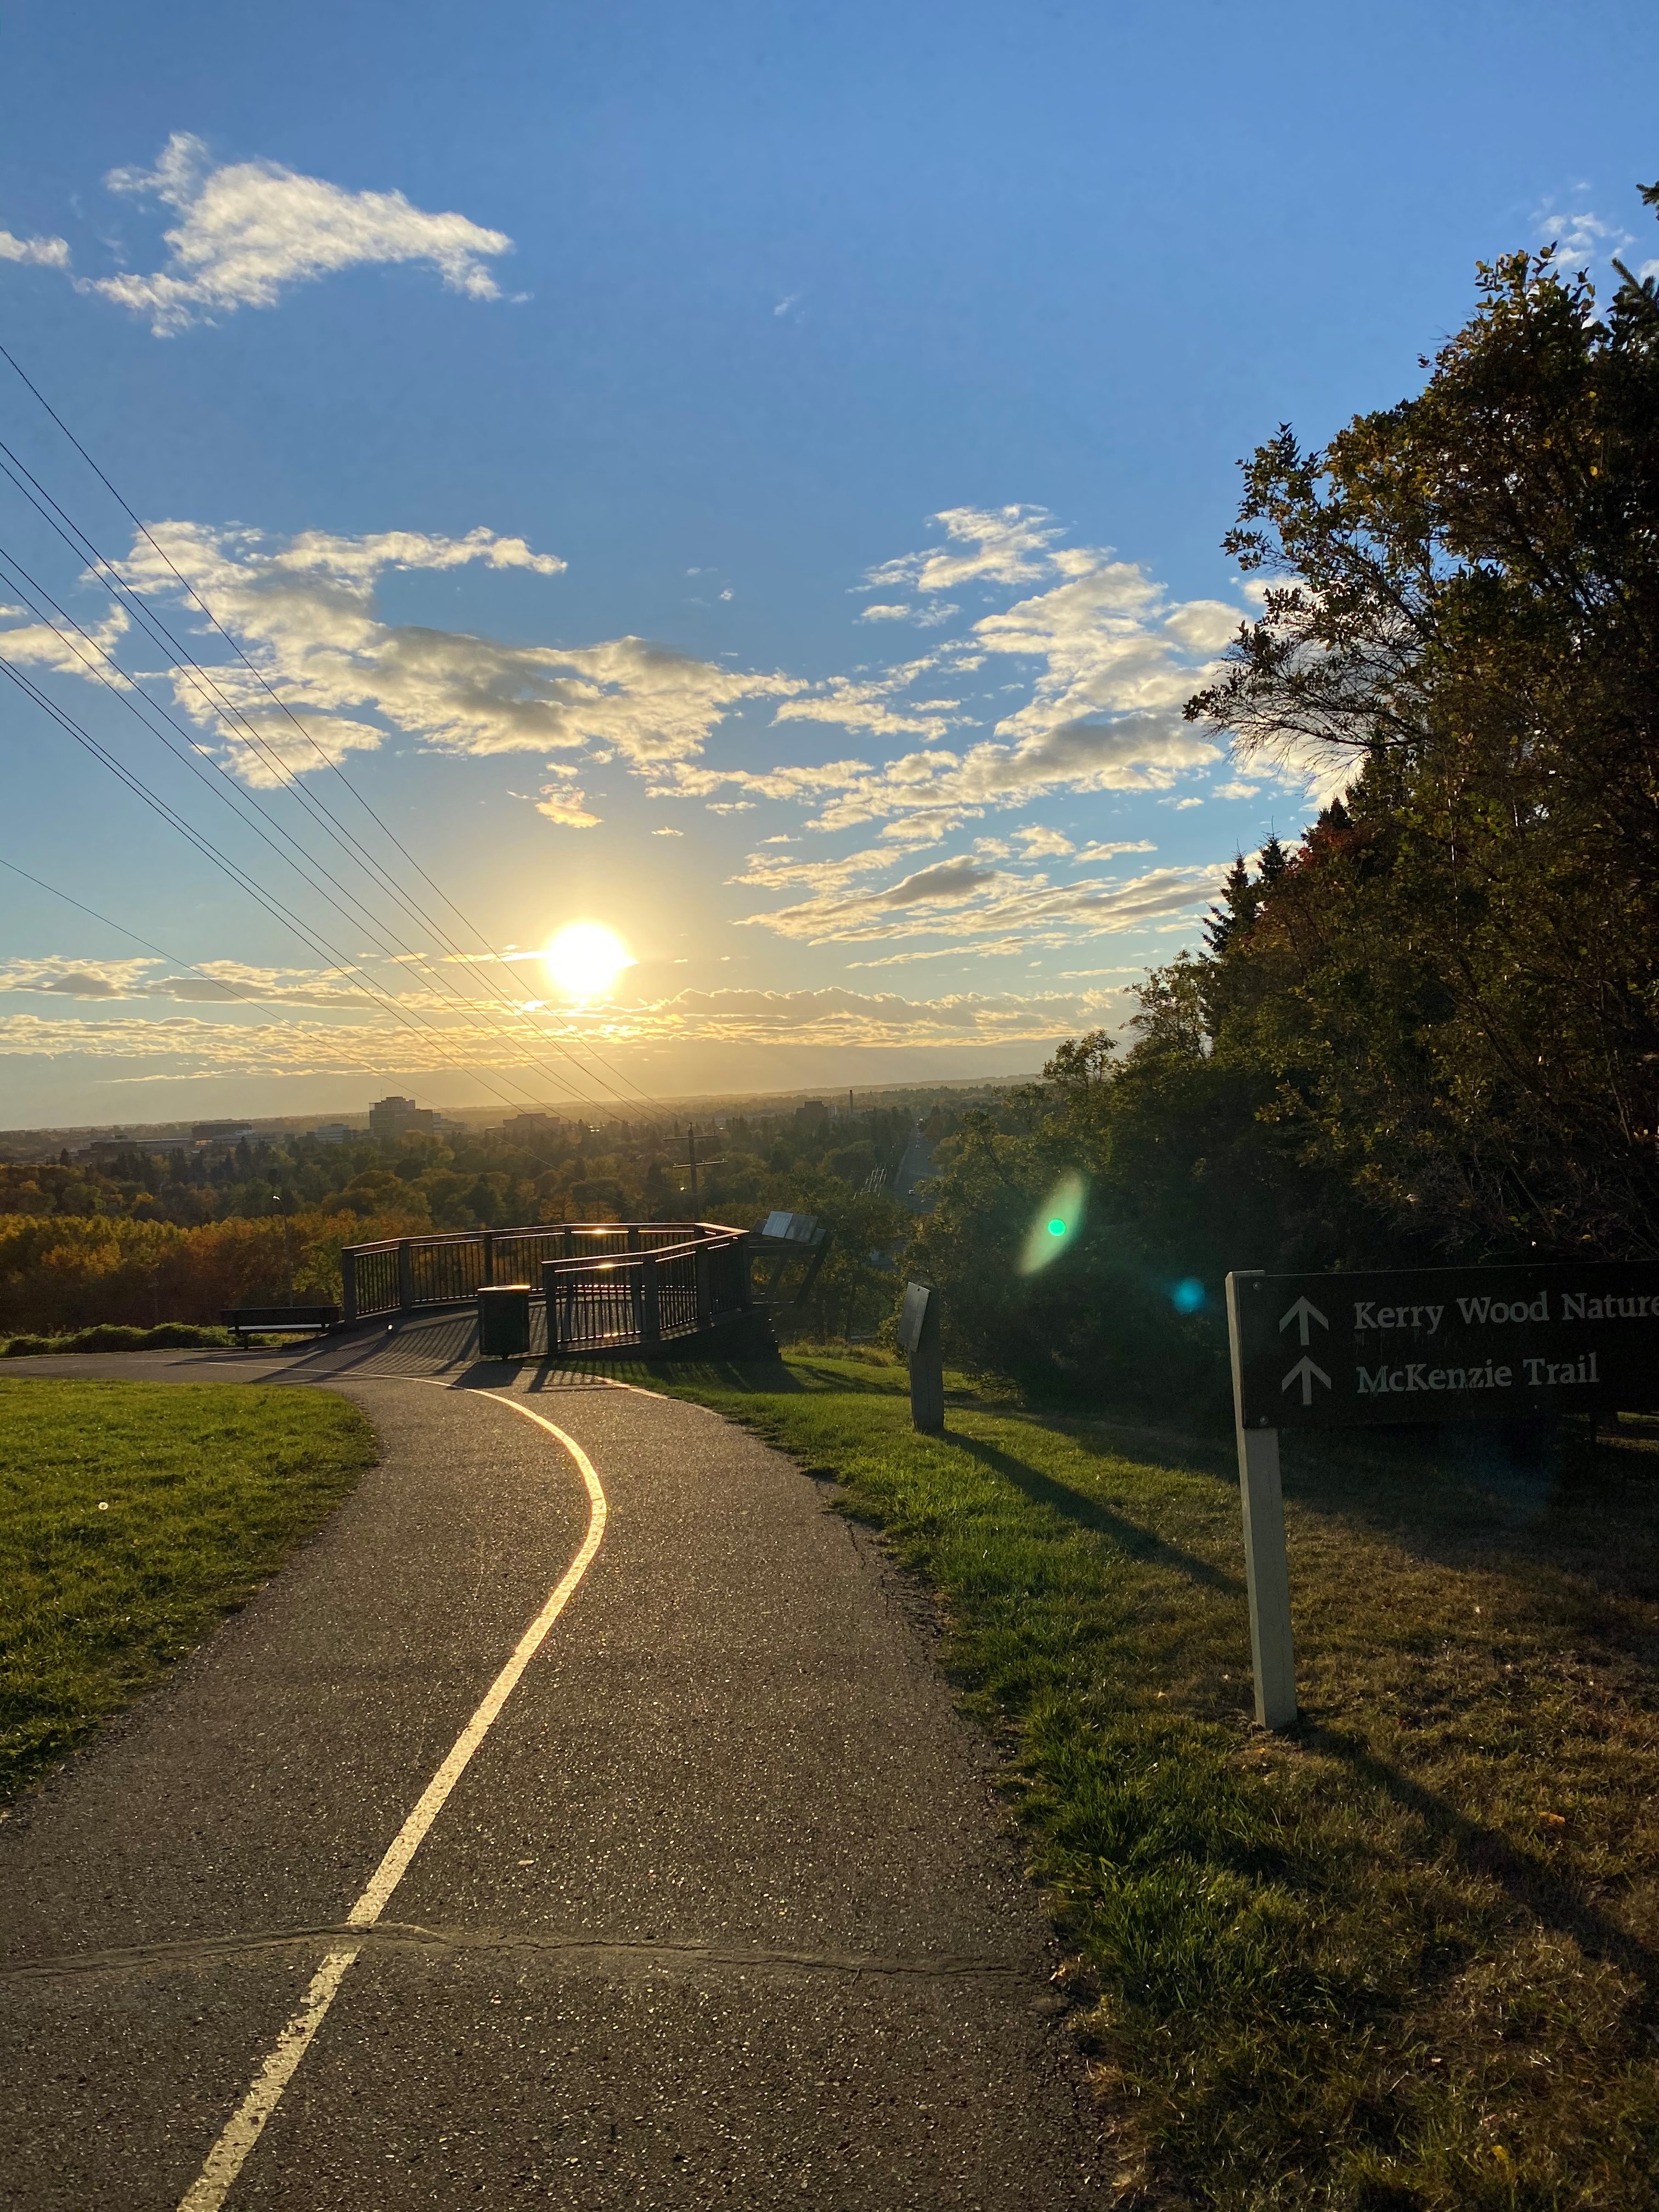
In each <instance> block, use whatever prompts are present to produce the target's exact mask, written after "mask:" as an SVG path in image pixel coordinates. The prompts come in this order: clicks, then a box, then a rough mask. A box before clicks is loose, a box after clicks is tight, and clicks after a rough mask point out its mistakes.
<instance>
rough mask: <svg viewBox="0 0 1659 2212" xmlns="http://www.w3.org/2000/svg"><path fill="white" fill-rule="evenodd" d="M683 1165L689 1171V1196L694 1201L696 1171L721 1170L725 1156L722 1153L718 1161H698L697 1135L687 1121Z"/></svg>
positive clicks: (724, 1162)
mask: <svg viewBox="0 0 1659 2212" xmlns="http://www.w3.org/2000/svg"><path fill="white" fill-rule="evenodd" d="M685 1164H686V1167H687V1169H688V1170H690V1176H691V1183H690V1191H691V1196H692V1198H693V1199H694V1200H695V1199H696V1195H697V1170H698V1169H699V1168H700V1167H705V1168H723V1167H724V1166H725V1165H726V1156H725V1154H724V1153H722V1154H721V1155H720V1158H719V1159H714V1160H699V1159H698V1158H697V1133H696V1129H695V1128H694V1127H693V1126H692V1125H691V1123H690V1121H688V1122H687V1123H686V1125H685Z"/></svg>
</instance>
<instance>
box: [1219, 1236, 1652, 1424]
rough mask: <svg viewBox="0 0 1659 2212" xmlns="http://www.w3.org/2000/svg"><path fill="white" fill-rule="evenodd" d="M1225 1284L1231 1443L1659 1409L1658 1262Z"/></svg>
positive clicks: (1263, 1278) (1267, 1278)
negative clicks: (1233, 1366)
mask: <svg viewBox="0 0 1659 2212" xmlns="http://www.w3.org/2000/svg"><path fill="white" fill-rule="evenodd" d="M1232 1281H1233V1284H1234V1286H1235V1296H1234V1304H1235V1307H1236V1310H1237V1316H1238V1358H1239V1376H1240V1383H1241V1386H1242V1387H1241V1395H1240V1406H1239V1418H1240V1422H1241V1425H1242V1426H1243V1427H1244V1428H1246V1429H1256V1428H1273V1429H1295V1428H1303V1429H1308V1428H1313V1429H1333V1428H1348V1427H1352V1426H1357V1425H1368V1424H1378V1423H1384V1422H1389V1421H1440V1420H1457V1419H1484V1420H1513V1419H1517V1418H1523V1417H1525V1416H1526V1415H1528V1414H1533V1413H1569V1412H1584V1413H1588V1412H1591V1411H1593V1410H1595V1408H1596V1407H1606V1408H1608V1409H1610V1410H1612V1409H1619V1410H1622V1411H1624V1412H1626V1413H1635V1412H1639V1411H1643V1410H1650V1409H1653V1408H1656V1407H1659V1261H1646V1260H1641V1261H1627V1262H1623V1263H1620V1262H1610V1263H1596V1264H1587V1265H1585V1266H1582V1267H1580V1266H1565V1267H1421V1268H1413V1269H1411V1270H1409V1271H1398V1272H1391V1273H1385V1274H1352V1275H1253V1274H1243V1273H1241V1274H1238V1275H1237V1276H1235V1277H1233V1278H1232Z"/></svg>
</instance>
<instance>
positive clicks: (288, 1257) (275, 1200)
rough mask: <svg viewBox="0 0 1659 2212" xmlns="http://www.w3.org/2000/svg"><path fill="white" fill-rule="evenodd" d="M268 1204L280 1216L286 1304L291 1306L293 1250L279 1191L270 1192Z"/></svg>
mask: <svg viewBox="0 0 1659 2212" xmlns="http://www.w3.org/2000/svg"><path fill="white" fill-rule="evenodd" d="M270 1202H271V1204H272V1205H273V1206H275V1207H276V1211H277V1212H278V1213H279V1214H280V1215H281V1216H282V1222H283V1273H284V1274H285V1275H286V1276H287V1277H288V1302H289V1305H292V1304H293V1303H294V1248H293V1245H292V1243H290V1242H289V1233H288V1209H287V1207H286V1206H284V1205H283V1194H282V1192H281V1191H280V1190H273V1191H272V1192H271V1194H270Z"/></svg>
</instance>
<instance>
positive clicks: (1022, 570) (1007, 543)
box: [865, 507, 1069, 592]
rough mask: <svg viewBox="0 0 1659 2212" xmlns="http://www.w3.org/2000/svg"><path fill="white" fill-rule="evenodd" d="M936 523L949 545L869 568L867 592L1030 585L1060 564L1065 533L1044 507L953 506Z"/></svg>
mask: <svg viewBox="0 0 1659 2212" xmlns="http://www.w3.org/2000/svg"><path fill="white" fill-rule="evenodd" d="M932 520H933V521H934V522H935V523H937V524H938V526H939V528H940V529H941V530H943V531H944V532H945V537H946V538H947V539H948V540H949V541H950V542H949V544H946V545H944V546H939V547H933V548H924V549H923V550H921V552H919V553H901V554H900V555H899V556H898V557H897V558H896V560H892V561H883V562H879V563H878V565H877V566H876V567H875V568H867V569H866V571H865V585H866V588H868V589H875V588H878V587H880V586H883V585H891V584H905V585H908V586H910V588H911V589H912V590H913V591H918V592H953V591H958V590H960V588H961V587H962V586H963V585H964V584H972V583H981V582H982V583H989V584H1024V583H1029V582H1030V580H1032V579H1033V578H1034V577H1036V576H1041V575H1042V574H1044V573H1045V571H1047V570H1048V568H1051V567H1052V566H1053V565H1054V561H1055V558H1056V556H1055V555H1054V553H1053V552H1051V550H1049V549H1050V548H1051V547H1052V546H1053V544H1054V540H1055V539H1056V538H1059V537H1060V535H1061V534H1062V533H1061V530H1060V525H1059V524H1058V523H1056V522H1055V521H1054V520H1052V518H1051V517H1050V516H1049V515H1048V513H1047V511H1046V510H1045V509H1044V508H1042V507H946V508H945V510H944V512H943V513H939V514H936V515H934V516H933V517H932ZM1060 557H1062V558H1064V557H1069V556H1060Z"/></svg>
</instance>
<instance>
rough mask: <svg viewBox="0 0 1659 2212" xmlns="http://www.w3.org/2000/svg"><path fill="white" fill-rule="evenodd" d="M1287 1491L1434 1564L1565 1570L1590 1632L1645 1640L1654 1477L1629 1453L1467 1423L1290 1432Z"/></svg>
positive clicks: (1657, 1522) (1628, 1641)
mask: <svg viewBox="0 0 1659 2212" xmlns="http://www.w3.org/2000/svg"><path fill="white" fill-rule="evenodd" d="M1285 1498H1286V1500H1287V1502H1291V1503H1293V1504H1295V1505H1296V1506H1297V1507H1298V1508H1300V1509H1301V1510H1304V1511H1307V1512H1311V1513H1314V1514H1316V1515H1318V1516H1322V1517H1326V1518H1328V1519H1330V1520H1333V1521H1335V1522H1340V1523H1341V1524H1343V1525H1346V1526H1347V1527H1349V1528H1363V1529H1367V1530H1370V1531H1372V1532H1374V1533H1375V1534H1380V1535H1383V1536H1385V1537H1386V1538H1387V1539H1388V1540H1389V1541H1390V1542H1391V1543H1393V1544H1396V1545H1398V1546H1399V1547H1400V1548H1401V1550H1402V1551H1405V1552H1407V1553H1410V1554H1412V1555H1413V1557H1415V1558H1418V1559H1423V1560H1425V1561H1428V1562H1431V1563H1432V1564H1434V1565H1438V1566H1443V1567H1450V1568H1452V1569H1455V1570H1467V1569H1469V1568H1482V1569H1486V1570H1488V1571H1498V1572H1510V1571H1519V1572H1522V1573H1523V1574H1524V1573H1528V1571H1530V1572H1532V1573H1534V1574H1535V1573H1536V1572H1537V1571H1540V1570H1542V1571H1545V1572H1547V1574H1548V1575H1550V1576H1551V1577H1570V1578H1571V1579H1572V1580H1575V1581H1577V1583H1579V1584H1580V1585H1581V1587H1582V1592H1583V1595H1582V1599H1581V1601H1579V1602H1578V1603H1576V1604H1574V1605H1573V1607H1572V1610H1573V1612H1574V1613H1575V1614H1576V1615H1580V1616H1582V1618H1581V1619H1580V1624H1579V1625H1580V1626H1582V1627H1583V1629H1584V1630H1585V1631H1586V1632H1589V1633H1591V1634H1594V1635H1596V1636H1598V1637H1600V1638H1603V1639H1604V1640H1606V1641H1607V1642H1608V1643H1609V1644H1613V1645H1616V1646H1617V1647H1618V1648H1619V1649H1620V1650H1623V1651H1625V1652H1626V1655H1627V1656H1641V1655H1642V1653H1643V1652H1644V1650H1645V1649H1646V1648H1647V1647H1648V1646H1649V1645H1650V1642H1651V1632H1650V1627H1649V1625H1648V1624H1647V1622H1646V1620H1644V1619H1642V1618H1638V1617H1637V1616H1636V1615H1632V1613H1631V1612H1630V1605H1631V1601H1632V1600H1633V1601H1637V1602H1638V1607H1639V1606H1645V1605H1647V1604H1650V1602H1651V1601H1653V1600H1654V1599H1655V1598H1659V1484H1656V1482H1655V1481H1654V1480H1653V1473H1652V1472H1651V1471H1650V1467H1649V1466H1648V1465H1647V1464H1646V1463H1644V1459H1643V1458H1642V1457H1639V1456H1638V1455H1636V1454H1633V1453H1626V1452H1621V1451H1620V1450H1618V1449H1610V1448H1608V1447H1606V1446H1597V1445H1595V1444H1592V1443H1589V1440H1588V1439H1586V1438H1583V1437H1573V1436H1568V1437H1564V1438H1563V1439H1561V1440H1560V1441H1559V1443H1558V1444H1557V1445H1556V1447H1555V1448H1554V1449H1553V1450H1551V1451H1549V1452H1548V1453H1547V1454H1545V1455H1534V1454H1530V1453H1527V1452H1516V1451H1513V1450H1511V1449H1510V1448H1509V1447H1508V1445H1507V1444H1506V1442H1505V1440H1504V1439H1503V1438H1501V1437H1497V1436H1494V1435H1491V1434H1486V1433H1482V1432H1481V1431H1474V1430H1470V1431H1462V1433H1454V1434H1450V1435H1449V1434H1447V1433H1446V1431H1440V1432H1438V1433H1436V1432H1433V1431H1421V1432H1418V1433H1414V1434H1401V1433H1395V1434H1394V1435H1391V1436H1386V1437H1372V1436H1366V1437H1352V1438H1349V1437H1319V1438H1318V1439H1317V1441H1315V1440H1313V1439H1311V1438H1309V1439H1305V1440H1304V1439H1303V1438H1297V1440H1296V1441H1295V1443H1294V1444H1293V1446H1292V1448H1291V1450H1290V1451H1289V1452H1287V1454H1286V1455H1285Z"/></svg>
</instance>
